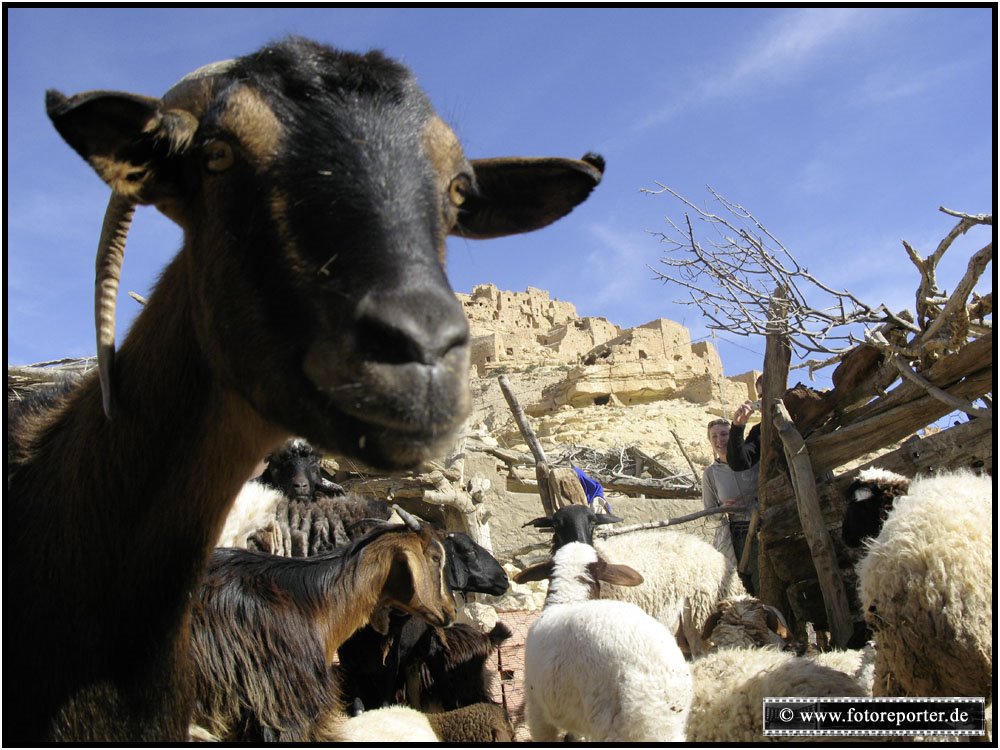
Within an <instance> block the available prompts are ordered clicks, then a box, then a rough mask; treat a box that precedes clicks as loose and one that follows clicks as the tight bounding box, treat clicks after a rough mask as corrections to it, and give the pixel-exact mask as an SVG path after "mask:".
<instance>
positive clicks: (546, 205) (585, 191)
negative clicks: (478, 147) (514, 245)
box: [452, 154, 604, 239]
mask: <svg viewBox="0 0 1000 750" xmlns="http://www.w3.org/2000/svg"><path fill="white" fill-rule="evenodd" d="M472 168H473V170H474V171H475V173H476V188H477V190H476V193H475V194H474V195H469V196H468V197H467V199H466V201H465V203H463V204H462V212H461V214H460V216H459V220H458V226H456V227H455V229H454V230H452V234H455V235H458V236H461V237H467V238H470V239H488V238H490V237H502V236H504V235H508V234H520V233H522V232H530V231H532V230H534V229H541V228H542V227H545V226H548V225H549V224H551V223H552V222H554V221H556V220H557V219H561V218H562V217H563V216H565V215H566V214H568V213H569V212H570V211H572V210H573V209H574V208H575V207H576V206H577V205H579V204H580V203H583V201H585V200H586V199H587V196H588V195H590V191H591V190H593V189H594V188H595V187H596V186H597V184H598V183H599V182H600V181H601V176H602V175H603V174H604V159H603V158H602V157H601V156H598V155H597V154H587V155H585V156H584V157H583V159H556V158H550V159H525V158H506V159H502V158H501V159H473V160H472Z"/></svg>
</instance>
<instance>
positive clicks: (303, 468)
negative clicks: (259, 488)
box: [257, 438, 344, 500]
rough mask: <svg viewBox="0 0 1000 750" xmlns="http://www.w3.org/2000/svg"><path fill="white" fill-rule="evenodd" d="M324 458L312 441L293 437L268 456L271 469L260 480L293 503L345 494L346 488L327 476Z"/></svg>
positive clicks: (267, 467)
mask: <svg viewBox="0 0 1000 750" xmlns="http://www.w3.org/2000/svg"><path fill="white" fill-rule="evenodd" d="M321 458H322V456H320V454H319V453H318V452H317V451H316V449H315V448H313V447H312V446H311V445H309V443H308V442H306V441H305V440H303V439H302V438H293V439H291V440H289V441H287V442H286V443H285V444H284V445H283V446H281V448H280V449H279V450H276V451H274V452H273V453H270V454H268V456H267V458H266V463H267V466H266V468H265V469H264V472H263V473H262V474H261V475H260V476H259V477H257V481H258V482H261V483H262V484H266V485H267V486H269V487H273V488H274V489H276V490H279V491H280V492H281V493H282V494H284V495H285V497H287V498H289V499H291V500H317V499H319V498H320V497H327V496H334V495H343V494H344V488H343V487H341V486H340V485H339V484H336V483H335V482H332V481H330V480H329V479H327V478H326V477H324V476H323V472H322V470H321V467H320V459H321Z"/></svg>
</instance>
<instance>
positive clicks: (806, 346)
mask: <svg viewBox="0 0 1000 750" xmlns="http://www.w3.org/2000/svg"><path fill="white" fill-rule="evenodd" d="M657 188H658V189H655V190H643V191H642V192H644V193H647V194H650V195H662V194H669V195H671V196H673V197H674V198H676V199H677V200H679V201H680V202H681V203H682V204H683V205H684V206H686V207H687V208H688V209H689V211H686V212H685V214H684V219H683V221H674V220H671V219H669V218H668V219H667V224H668V226H669V227H670V229H669V230H668V231H667V232H654V233H653V234H654V236H656V237H657V238H658V239H659V241H660V242H661V243H663V244H665V245H667V246H668V249H667V250H666V252H665V253H664V255H663V256H662V257H661V258H660V263H661V264H662V265H663V266H666V270H661V269H657V268H652V267H651V270H652V271H653V272H654V273H655V274H656V275H657V277H658V278H659V279H660V280H662V281H664V282H669V283H670V284H673V285H676V286H678V287H680V288H682V289H683V290H684V291H685V293H686V297H687V298H686V299H682V300H678V302H679V303H680V304H687V305H693V306H695V307H697V308H698V309H699V310H700V311H701V313H702V314H703V315H704V317H705V318H706V319H707V321H708V324H707V326H708V328H709V329H713V330H719V331H726V332H729V333H735V334H738V335H741V336H751V335H758V336H764V335H767V334H768V333H769V332H770V330H769V326H770V325H773V324H772V323H771V322H770V318H769V316H768V308H769V305H770V303H771V299H772V293H773V290H774V289H775V288H779V287H781V288H784V289H785V290H786V292H787V304H788V317H787V324H786V328H785V329H784V333H785V334H786V335H787V337H788V341H789V344H790V345H791V346H792V348H793V351H795V352H796V354H797V355H798V357H799V358H800V359H803V360H806V361H805V362H804V363H803V364H801V365H799V366H800V367H808V368H809V370H810V374H812V373H813V372H815V370H817V369H821V368H823V367H826V366H828V365H831V364H834V363H835V362H837V361H839V359H840V358H841V357H842V356H843V355H844V354H846V353H847V352H848V351H851V350H852V349H854V348H855V347H856V346H858V345H859V344H862V343H867V344H871V345H873V346H876V347H879V348H881V349H883V350H884V351H886V352H887V353H891V354H899V355H902V356H904V357H906V358H907V359H910V360H917V361H919V362H920V363H921V364H922V365H923V364H929V363H930V362H931V361H933V360H934V359H936V358H937V357H939V356H940V355H942V354H944V353H946V352H948V351H954V350H955V349H956V348H958V347H960V346H961V345H962V344H963V343H966V342H968V341H969V340H970V338H976V337H978V336H981V335H984V334H985V333H987V332H990V333H991V332H992V323H991V322H990V321H984V320H983V319H982V317H983V314H982V313H983V312H984V311H985V313H986V314H991V313H992V295H989V299H988V300H987V299H986V298H985V297H976V296H975V295H974V292H973V289H974V288H975V286H976V284H977V283H978V282H979V280H980V278H981V276H982V274H983V273H984V272H985V270H986V268H987V266H988V265H989V264H990V263H991V262H992V260H993V245H992V243H990V244H988V245H987V246H986V247H984V248H983V249H982V250H980V251H979V252H978V253H976V254H975V255H974V256H973V257H972V259H971V260H970V262H969V267H968V270H967V271H966V274H965V277H964V278H963V279H962V281H961V282H960V283H959V284H958V286H957V288H956V289H955V291H954V292H952V293H951V294H950V295H947V294H944V293H942V292H941V290H940V289H938V286H937V280H936V269H937V266H938V264H939V263H940V261H941V258H942V257H943V256H944V254H945V252H946V251H947V250H948V249H949V248H950V247H951V246H952V244H953V243H954V241H955V240H956V239H957V238H958V237H959V236H961V235H963V234H965V233H966V232H968V231H969V230H970V229H971V228H973V227H975V226H977V225H991V224H992V223H993V217H992V216H990V215H985V214H983V215H971V214H963V213H960V212H957V211H953V210H951V209H946V208H941V211H942V212H944V213H946V214H948V215H949V216H954V217H956V218H958V219H959V222H958V224H956V226H955V227H954V228H953V229H952V230H951V231H950V232H949V233H948V234H947V235H946V236H945V238H944V239H942V240H941V242H940V243H939V244H938V246H937V248H936V249H935V250H934V252H933V253H932V254H931V255H930V256H928V257H927V258H926V259H924V258H922V257H921V256H920V254H919V253H918V252H917V251H916V250H915V249H914V248H913V247H912V246H911V245H910V244H909V243H906V242H905V241H904V243H903V247H904V249H905V251H906V254H907V255H908V256H909V258H910V260H911V262H912V263H913V264H914V265H915V266H916V267H917V269H918V271H919V273H920V284H919V287H918V289H917V304H916V312H917V314H916V315H915V316H914V315H913V314H912V313H910V312H909V311H902V312H899V313H897V312H893V311H892V310H890V309H889V308H888V307H887V306H886V305H885V304H877V305H871V304H868V303H866V302H865V301H863V300H861V299H859V298H858V297H856V296H855V295H854V294H852V293H851V292H850V291H849V290H847V289H837V288H834V287H832V286H830V285H829V284H827V283H825V282H823V281H822V280H821V279H819V278H817V277H816V276H814V275H813V274H811V273H810V272H809V270H808V269H807V268H806V267H805V266H803V265H802V264H801V263H799V262H798V260H796V258H795V257H794V256H793V255H792V253H791V252H790V251H789V250H788V249H787V248H786V247H785V246H784V245H783V244H782V243H781V242H780V241H779V240H778V239H777V238H776V237H775V236H774V234H772V233H771V232H770V231H768V230H767V228H766V227H765V226H764V225H763V224H762V223H761V222H760V221H759V220H758V219H757V218H756V217H755V216H754V215H753V214H752V213H751V212H750V211H748V210H747V209H746V208H744V207H743V206H741V205H739V204H737V203H734V202H732V201H730V200H727V199H726V198H725V197H723V196H722V195H720V194H718V193H717V192H715V191H714V190H713V189H712V188H708V190H709V193H710V194H711V196H712V198H713V200H714V201H715V202H716V203H717V204H718V205H720V206H721V207H722V209H724V210H723V211H720V212H718V213H713V212H711V211H709V210H708V209H706V208H702V207H700V206H697V205H695V204H694V203H693V202H692V201H690V200H689V199H687V198H685V197H684V196H682V195H680V194H678V193H677V192H675V191H674V190H672V189H671V188H669V187H667V186H666V185H663V184H661V183H657ZM693 219H694V220H697V221H699V222H702V223H703V224H704V225H705V227H706V229H705V231H704V232H703V234H705V237H699V233H698V232H696V231H695V227H696V221H694V220H693ZM970 296H971V297H972V304H971V305H970ZM983 300H986V302H985V304H984V303H983ZM859 328H860V329H862V330H863V331H864V332H863V333H859V332H858V330H859ZM887 329H894V330H895V331H897V335H887V333H886V331H887ZM898 334H902V335H898ZM814 354H819V355H833V356H832V357H830V356H826V357H823V356H821V357H818V358H809V356H810V355H814Z"/></svg>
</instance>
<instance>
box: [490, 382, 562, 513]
mask: <svg viewBox="0 0 1000 750" xmlns="http://www.w3.org/2000/svg"><path fill="white" fill-rule="evenodd" d="M497 381H498V382H499V383H500V390H501V391H503V397H504V398H505V399H507V405H508V406H509V407H510V411H511V413H512V414H513V415H514V421H515V422H517V427H518V429H519V430H521V435H522V436H523V437H524V442H526V443H527V444H528V447H529V448H530V449H531V453H532V455H533V456H534V457H535V477H536V478H537V479H538V494H539V496H540V497H541V498H542V508H543V509H544V510H545V515H547V516H551V515H552V514H553V513H555V512H556V506H555V503H554V502H553V499H552V495H551V494H550V491H549V474H550V473H551V472H550V471H549V462H548V459H547V458H546V457H545V451H543V450H542V445H541V443H539V442H538V438H537V437H536V436H535V431H534V430H533V429H531V424H530V423H529V422H528V417H527V415H526V414H525V413H524V409H522V408H521V404H520V402H518V400H517V396H515V395H514V391H513V390H512V389H511V387H510V383H509V382H508V381H507V376H506V375H501V376H500V377H499V378H498V379H497Z"/></svg>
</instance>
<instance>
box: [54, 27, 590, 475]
mask: <svg viewBox="0 0 1000 750" xmlns="http://www.w3.org/2000/svg"><path fill="white" fill-rule="evenodd" d="M47 108H48V112H49V115H50V117H51V119H52V121H53V123H54V124H55V126H56V128H57V129H58V131H59V133H60V134H61V135H62V136H63V138H65V140H66V141H67V142H68V143H69V144H70V145H71V146H73V148H74V149H76V151H77V152H78V153H79V154H80V155H81V156H83V157H84V158H85V159H86V160H87V161H88V162H89V163H90V164H91V166H92V167H93V168H94V169H95V171H96V172H97V173H98V174H99V175H100V177H101V178H102V179H103V180H104V181H105V182H107V183H108V185H109V186H110V187H111V188H112V191H113V197H112V200H111V204H110V206H109V212H108V216H107V217H106V221H105V230H104V232H103V235H102V243H101V244H102V248H104V251H103V252H102V254H101V256H100V257H99V262H98V284H97V287H98V298H97V300H96V303H95V306H96V313H97V318H98V354H99V358H100V359H101V368H100V369H101V378H102V387H103V390H104V398H105V410H106V411H107V412H108V414H109V416H111V415H112V414H113V413H114V409H115V400H114V392H115V391H114V387H113V381H112V368H113V354H114V297H115V293H116V291H117V285H118V274H119V266H120V263H121V256H122V254H123V251H124V242H125V233H126V232H127V227H128V223H129V220H130V219H131V213H132V210H133V209H134V206H135V205H136V204H152V205H155V206H156V207H157V208H159V209H160V210H161V211H162V212H163V213H164V214H165V215H167V216H168V217H170V218H171V219H173V220H174V221H175V222H177V223H178V224H179V225H180V226H181V227H182V228H183V229H184V231H185V242H184V247H183V249H182V250H181V252H180V254H179V256H178V261H177V262H180V263H182V264H183V265H184V268H185V269H186V273H187V276H188V279H189V281H190V283H189V291H188V294H189V298H188V299H187V300H186V302H187V304H189V305H190V309H191V318H192V327H193V332H194V335H195V336H196V338H197V343H198V347H199V349H200V350H201V351H202V352H203V353H204V356H205V358H206V359H207V361H208V363H209V366H210V367H211V370H212V372H213V373H215V374H216V375H217V376H218V377H219V378H220V379H221V381H222V382H224V383H226V384H227V385H228V386H229V387H231V388H233V389H235V390H236V391H237V392H239V393H240V394H241V395H242V396H243V397H244V398H246V399H247V400H248V401H249V402H250V403H251V404H252V405H253V407H254V408H255V409H256V410H257V411H258V412H259V413H260V414H261V415H263V416H264V417H265V419H267V420H268V421H270V422H273V423H274V424H276V425H278V426H280V427H282V428H283V429H285V430H287V431H288V432H289V433H292V434H297V435H303V436H305V437H306V438H307V439H308V440H309V441H310V442H313V443H315V444H317V445H318V446H322V447H323V448H326V449H330V450H336V451H339V452H344V453H348V454H353V455H358V456H360V457H361V458H363V459H365V460H367V461H369V462H370V463H372V464H376V465H384V466H392V467H397V466H410V465H413V464H416V463H418V462H419V461H420V460H422V459H424V458H426V457H428V456H429V455H433V454H434V453H437V452H440V450H442V448H443V447H444V446H446V445H447V443H448V441H449V440H450V439H451V438H452V436H453V434H454V431H455V430H456V428H457V427H458V426H459V425H460V424H461V423H462V421H463V419H464V418H465V415H466V413H467V410H468V408H469V395H468V385H467V377H466V375H467V371H468V361H469V360H468V357H469V350H468V325H467V323H466V320H465V317H464V315H463V312H462V309H461V307H460V305H459V304H458V302H457V301H456V299H455V296H454V294H453V293H452V290H451V288H450V287H449V284H448V281H447V279H446V277H445V274H444V271H443V269H442V264H443V261H444V254H445V253H444V242H445V237H446V236H447V235H448V234H456V235H460V236H462V237H467V238H486V237H496V236H501V235H507V234H513V233H518V232H525V231H530V230H533V229H537V228H540V227H543V226H545V225H547V224H549V223H551V222H552V221H555V220H556V219H558V218H560V217H561V216H564V215H565V214H567V213H569V212H570V211H571V210H572V209H573V207H574V206H575V205H577V204H578V203H580V202H581V201H583V200H584V199H585V198H586V197H587V195H588V194H589V193H590V191H591V190H592V189H593V187H594V186H595V185H596V184H597V183H598V182H599V181H600V178H601V175H602V172H603V167H604V162H603V159H601V158H600V157H598V156H587V157H585V158H584V160H579V161H578V160H568V159H555V158H553V159H523V158H515V159H484V160H478V161H477V160H472V161H470V160H468V159H467V158H466V157H465V155H464V153H463V151H462V148H461V146H460V145H459V142H458V140H457V138H456V137H455V134H454V133H453V132H452V130H451V129H450V128H449V127H448V126H447V125H445V124H444V123H443V122H442V120H441V119H440V118H439V117H437V115H435V113H434V111H433V109H432V107H431V105H430V103H429V101H428V100H427V97H426V95H425V94H424V93H423V92H422V91H421V90H420V88H419V87H418V86H417V84H416V82H415V81H414V78H413V76H412V74H410V72H409V71H408V70H407V69H406V68H404V67H403V66H401V65H399V64H397V63H396V62H394V61H392V60H390V59H388V58H386V57H384V56H383V55H381V54H380V53H377V52H372V53H368V54H366V55H355V54H350V53H344V52H340V51H336V50H333V49H330V48H328V47H325V46H323V45H320V44H316V43H314V42H310V41H307V40H302V39H294V38H293V39H289V40H286V41H284V42H282V43H280V44H276V45H273V46H269V47H265V48H264V49H262V50H260V51H259V52H257V53H255V54H251V55H248V56H246V57H242V58H238V59H236V60H232V61H229V62H226V63H219V64H215V65H212V66H207V67H206V68H204V69H201V70H199V71H196V72H195V73H193V74H191V75H189V76H187V77H186V78H184V79H182V81H181V82H180V83H178V84H177V85H176V86H174V87H173V88H172V89H171V90H170V91H169V92H168V93H167V94H166V95H165V96H164V97H162V98H161V99H154V98H150V97H145V96H138V95H135V94H127V93H114V92H107V91H94V92H87V93H83V94H79V95H77V96H73V97H68V98H67V97H65V96H63V95H62V94H59V93H58V92H55V91H50V92H49V93H48V96H47ZM154 294H155V292H154ZM151 306H152V305H151ZM148 309H149V308H147V311H148Z"/></svg>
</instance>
